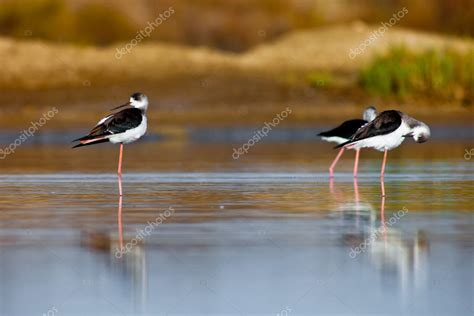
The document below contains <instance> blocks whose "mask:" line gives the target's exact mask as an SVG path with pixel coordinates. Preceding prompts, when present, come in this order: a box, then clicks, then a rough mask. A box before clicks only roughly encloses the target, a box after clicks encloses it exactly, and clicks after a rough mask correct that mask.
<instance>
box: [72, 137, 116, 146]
mask: <svg viewBox="0 0 474 316" xmlns="http://www.w3.org/2000/svg"><path fill="white" fill-rule="evenodd" d="M86 137H87V136H86ZM86 137H82V138H79V139H77V140H79V142H80V143H79V144H77V145H75V146H73V147H72V148H77V147H83V146H89V145H95V144H100V143H105V142H108V141H109V140H108V139H107V138H104V137H101V138H93V139H84V138H86ZM77 140H76V141H77Z"/></svg>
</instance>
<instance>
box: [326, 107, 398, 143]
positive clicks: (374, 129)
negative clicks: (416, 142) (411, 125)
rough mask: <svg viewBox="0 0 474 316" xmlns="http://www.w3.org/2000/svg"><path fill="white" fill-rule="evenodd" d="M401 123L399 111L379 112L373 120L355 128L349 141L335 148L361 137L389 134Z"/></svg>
mask: <svg viewBox="0 0 474 316" xmlns="http://www.w3.org/2000/svg"><path fill="white" fill-rule="evenodd" d="M401 124H402V115H401V113H400V112H399V111H395V110H389V111H384V112H382V113H380V114H379V115H378V116H377V117H376V118H375V119H374V120H373V121H371V122H370V123H367V124H366V125H364V126H362V127H361V128H359V130H357V132H356V133H354V135H352V137H351V139H350V140H349V141H347V142H345V143H342V144H340V145H338V146H336V147H335V148H340V147H343V146H345V145H348V144H351V143H354V142H357V141H359V140H362V139H366V138H370V137H374V136H379V135H386V134H390V133H391V132H393V131H395V130H396V129H397V128H399V127H400V125H401Z"/></svg>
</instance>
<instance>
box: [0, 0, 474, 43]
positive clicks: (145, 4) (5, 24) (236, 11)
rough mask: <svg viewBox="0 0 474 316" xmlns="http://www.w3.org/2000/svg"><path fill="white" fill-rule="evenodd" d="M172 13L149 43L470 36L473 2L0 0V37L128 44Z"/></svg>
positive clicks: (152, 35)
mask: <svg viewBox="0 0 474 316" xmlns="http://www.w3.org/2000/svg"><path fill="white" fill-rule="evenodd" d="M170 6H172V7H173V8H174V10H175V12H176V14H174V15H173V16H172V17H171V18H170V21H166V23H163V24H162V25H160V27H158V28H157V29H156V30H154V31H153V33H152V34H151V37H150V39H151V40H160V41H167V42H174V43H180V44H185V45H198V46H200V45H204V46H209V47H213V48H218V49H223V50H228V51H236V52H237V51H244V50H247V49H249V48H251V47H253V46H255V45H258V44H260V43H264V42H268V41H271V40H273V39H275V38H277V37H279V36H280V35H282V34H284V33H287V32H291V31H294V30H299V29H308V28H314V27H318V26H321V25H327V24H334V23H341V22H349V21H353V20H362V21H364V22H367V23H373V24H379V23H381V22H385V21H388V20H389V19H390V18H391V17H392V15H393V14H394V13H396V12H398V11H399V10H401V9H402V8H403V7H406V8H407V9H408V14H407V15H406V16H405V17H403V19H401V20H400V21H399V22H398V23H397V25H399V26H405V27H410V28H417V29H422V30H428V31H436V32H442V33H451V34H455V35H461V36H469V37H472V36H473V35H474V23H472V21H474V4H473V2H472V0H455V1H446V0H390V1H380V0H359V1H350V0H334V1H330V2H328V1H327V0H258V1H255V0H232V1H229V0H200V1H196V0H160V1H152V0H134V1H129V0H101V1H96V0H80V1H79V0H0V35H3V36H12V37H16V38H39V39H44V40H51V41H60V42H70V43H77V44H92V45H107V44H112V43H115V42H120V41H128V40H130V39H131V38H133V37H134V36H135V34H136V32H137V31H139V30H140V29H142V28H143V27H144V26H145V25H146V22H147V21H152V20H154V19H155V18H156V17H157V16H159V14H160V13H162V12H164V11H165V10H167V9H168V8H169V7H170Z"/></svg>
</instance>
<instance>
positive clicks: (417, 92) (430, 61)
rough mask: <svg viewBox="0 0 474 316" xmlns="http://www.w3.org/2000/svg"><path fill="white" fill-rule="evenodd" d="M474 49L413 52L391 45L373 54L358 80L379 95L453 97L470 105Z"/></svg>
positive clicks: (472, 88) (471, 99)
mask: <svg viewBox="0 0 474 316" xmlns="http://www.w3.org/2000/svg"><path fill="white" fill-rule="evenodd" d="M473 67H474V51H470V52H468V53H459V52H457V51H454V50H449V49H445V50H429V51H426V52H423V53H414V52H412V51H409V50H407V49H406V48H404V47H392V48H391V49H390V50H389V51H388V53H387V54H384V55H379V56H376V57H375V58H374V59H373V60H372V62H371V63H370V64H369V65H368V66H367V67H366V68H364V69H362V71H361V72H360V74H359V84H360V86H361V87H362V88H363V89H364V90H365V91H368V92H369V93H371V94H374V95H378V96H383V97H393V96H395V97H398V98H401V99H404V98H406V97H418V96H419V97H433V98H438V99H453V98H454V99H457V100H459V101H461V102H462V103H463V104H465V105H472V103H473V97H474V68H473Z"/></svg>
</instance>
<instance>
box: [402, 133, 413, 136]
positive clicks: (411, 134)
mask: <svg viewBox="0 0 474 316" xmlns="http://www.w3.org/2000/svg"><path fill="white" fill-rule="evenodd" d="M403 137H413V133H408V134H405V135H403Z"/></svg>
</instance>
